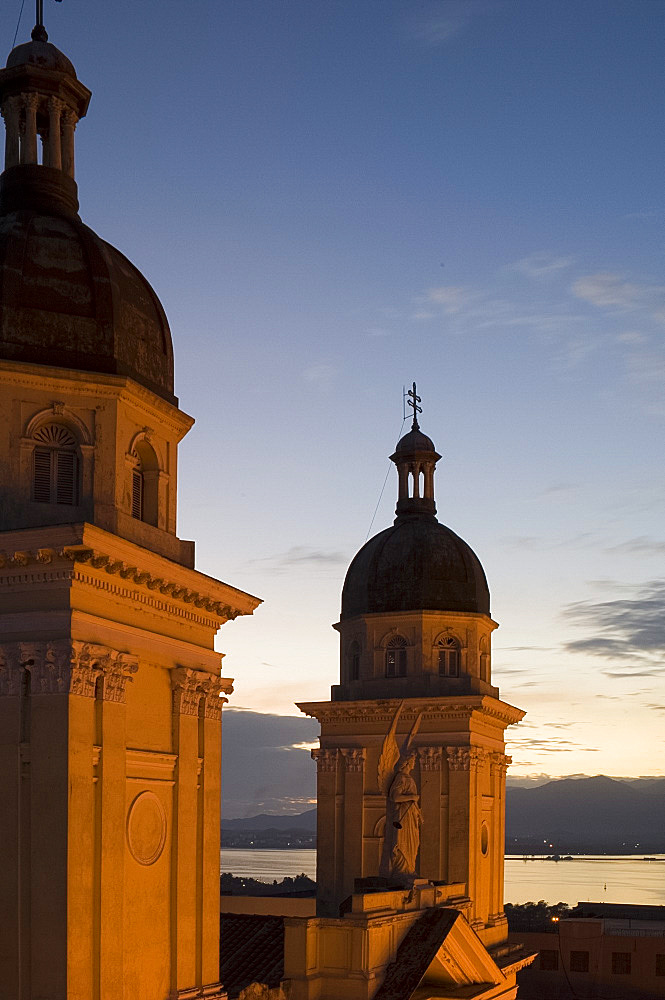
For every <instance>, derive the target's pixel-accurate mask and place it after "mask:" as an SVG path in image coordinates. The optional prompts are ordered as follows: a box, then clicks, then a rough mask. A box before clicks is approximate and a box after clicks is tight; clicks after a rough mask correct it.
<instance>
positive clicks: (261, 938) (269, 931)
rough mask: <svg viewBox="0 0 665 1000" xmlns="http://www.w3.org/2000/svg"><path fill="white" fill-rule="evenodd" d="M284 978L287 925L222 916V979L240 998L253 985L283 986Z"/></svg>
mask: <svg viewBox="0 0 665 1000" xmlns="http://www.w3.org/2000/svg"><path fill="white" fill-rule="evenodd" d="M283 976H284V921H283V919H282V918H281V917H263V916H258V915H255V914H245V913H222V915H221V926H220V979H221V981H222V983H223V984H224V986H225V987H226V990H227V992H228V995H229V1000H232V998H233V997H237V996H238V994H239V993H240V991H241V990H243V989H244V988H245V987H246V986H249V984H250V983H266V985H268V986H271V987H274V986H279V983H280V980H281V979H282V978H283Z"/></svg>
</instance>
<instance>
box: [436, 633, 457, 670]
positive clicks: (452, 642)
mask: <svg viewBox="0 0 665 1000" xmlns="http://www.w3.org/2000/svg"><path fill="white" fill-rule="evenodd" d="M437 646H438V650H439V677H459V669H460V644H459V642H458V641H457V639H454V638H453V636H452V635H444V636H443V637H442V638H441V639H439V641H438V643H437Z"/></svg>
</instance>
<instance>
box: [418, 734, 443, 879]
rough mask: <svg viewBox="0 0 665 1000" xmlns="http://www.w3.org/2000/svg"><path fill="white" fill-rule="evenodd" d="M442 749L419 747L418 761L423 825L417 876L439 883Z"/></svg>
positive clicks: (440, 873) (440, 872)
mask: <svg viewBox="0 0 665 1000" xmlns="http://www.w3.org/2000/svg"><path fill="white" fill-rule="evenodd" d="M442 757H443V750H442V748H441V747H418V760H419V762H420V808H421V811H422V814H423V825H422V828H421V832H420V864H419V868H418V871H419V874H420V875H421V876H422V878H428V879H430V880H431V881H434V882H435V881H439V880H441V879H443V878H445V873H443V872H442V871H441V867H442V864H441V862H442V848H443V844H442V837H441V760H442Z"/></svg>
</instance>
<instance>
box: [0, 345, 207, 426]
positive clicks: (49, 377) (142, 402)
mask: <svg viewBox="0 0 665 1000" xmlns="http://www.w3.org/2000/svg"><path fill="white" fill-rule="evenodd" d="M38 369H39V370H38ZM0 382H4V383H7V384H9V385H20V386H24V387H26V388H30V389H35V390H37V391H39V392H44V391H47V392H49V393H52V392H55V393H57V394H58V396H59V398H60V399H62V397H63V396H66V395H69V396H73V395H75V396H81V397H84V398H85V399H90V398H91V397H94V399H95V401H100V400H104V399H109V400H115V401H116V402H124V403H126V404H130V405H131V406H133V407H134V408H135V409H137V410H139V411H140V412H142V413H145V414H146V416H147V417H148V418H149V420H148V421H146V422H149V421H150V420H152V421H154V419H155V416H154V415H155V413H158V414H159V418H160V425H161V426H162V427H164V428H167V429H168V430H169V431H171V432H172V433H173V434H175V435H176V437H177V439H178V441H180V440H182V438H183V437H184V436H185V434H186V433H187V431H188V430H189V429H190V428H191V427H192V426H193V424H194V418H193V417H190V416H189V414H187V413H185V412H184V410H181V409H179V407H177V406H176V405H175V404H173V403H169V402H167V400H165V399H162V397H161V396H157V395H156V394H155V393H153V392H151V390H150V389H146V388H145V387H144V386H142V385H140V384H139V383H138V382H134V381H133V379H131V378H129V376H126V375H105V374H103V373H101V372H95V373H93V372H79V371H74V370H73V369H69V368H67V369H64V368H57V367H55V366H54V365H31V364H30V363H29V362H18V361H5V360H4V359H3V360H0ZM65 405H67V404H65Z"/></svg>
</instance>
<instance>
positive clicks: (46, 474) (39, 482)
mask: <svg viewBox="0 0 665 1000" xmlns="http://www.w3.org/2000/svg"><path fill="white" fill-rule="evenodd" d="M52 454H53V452H52V451H51V450H50V448H35V450H34V452H33V477H32V498H33V500H36V501H37V503H50V502H51V455H52Z"/></svg>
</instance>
